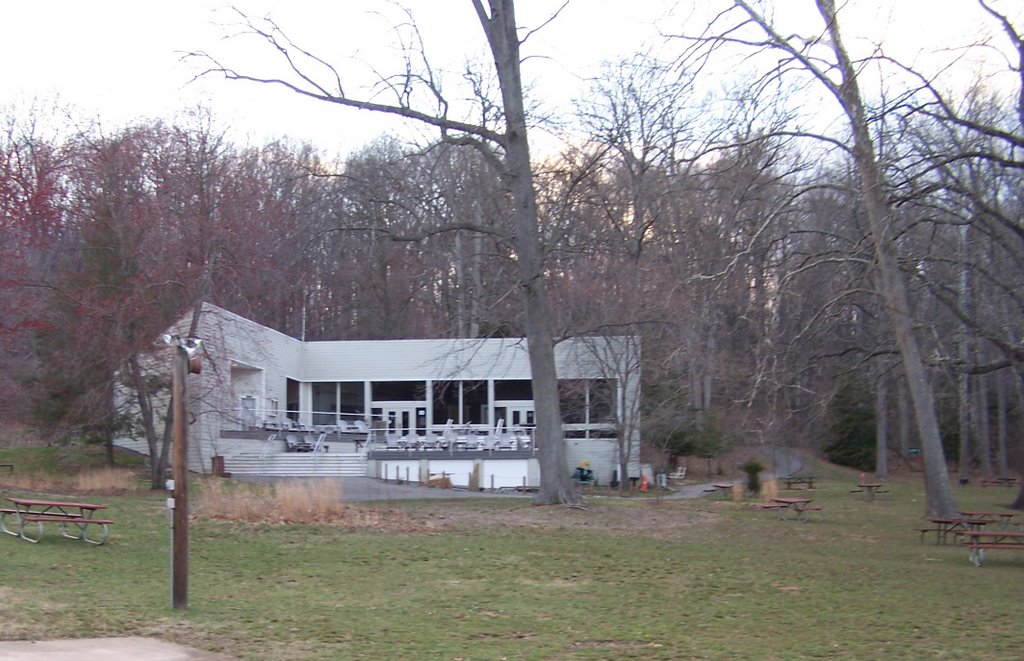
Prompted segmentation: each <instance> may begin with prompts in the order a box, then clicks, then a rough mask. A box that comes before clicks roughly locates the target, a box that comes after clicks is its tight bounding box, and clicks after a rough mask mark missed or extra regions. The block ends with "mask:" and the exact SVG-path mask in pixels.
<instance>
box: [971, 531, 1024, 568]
mask: <svg viewBox="0 0 1024 661" xmlns="http://www.w3.org/2000/svg"><path fill="white" fill-rule="evenodd" d="M962 543H963V544H965V545H966V546H967V548H969V549H970V556H969V557H970V559H971V562H973V563H974V565H975V566H976V567H981V566H982V565H983V564H984V563H985V551H989V550H992V549H1009V550H1011V551H1024V531H1022V530H984V529H977V530H967V531H965V532H964V533H963V542H962Z"/></svg>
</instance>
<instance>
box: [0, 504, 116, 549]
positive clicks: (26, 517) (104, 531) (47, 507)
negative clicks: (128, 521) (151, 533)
mask: <svg viewBox="0 0 1024 661" xmlns="http://www.w3.org/2000/svg"><path fill="white" fill-rule="evenodd" d="M7 500H8V501H10V502H11V503H12V504H13V505H14V508H13V509H11V508H4V509H0V530H2V531H3V532H5V533H7V534H8V535H13V536H15V537H20V538H22V539H24V540H25V541H27V542H32V543H33V544H35V543H37V542H38V541H39V540H40V539H41V538H42V536H43V524H44V523H56V524H57V525H58V526H60V534H61V536H63V537H67V538H68V539H80V540H82V541H83V542H86V543H88V544H95V545H97V546H98V545H100V544H103V543H105V542H106V541H107V537H109V535H110V529H109V528H108V526H109V525H111V524H112V523H114V522H113V521H111V520H110V519H99V518H96V517H95V514H96V512H98V511H100V510H105V509H107V506H106V505H96V504H93V503H82V502H75V501H63V500H41V499H37V498H18V497H14V496H8V497H7ZM8 516H13V517H14V524H15V526H14V529H13V530H12V529H11V528H9V527H8V526H7V522H6V521H5V519H6V518H7V517H8ZM30 523H35V524H36V535H35V537H32V536H30V535H28V534H26V531H27V530H28V529H29V526H28V525H27V524H30ZM94 525H95V526H99V527H100V531H101V533H100V534H101V535H102V536H101V538H100V539H99V540H96V539H93V538H90V537H89V527H90V526H94ZM69 531H71V532H69Z"/></svg>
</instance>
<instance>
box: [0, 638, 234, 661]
mask: <svg viewBox="0 0 1024 661" xmlns="http://www.w3.org/2000/svg"><path fill="white" fill-rule="evenodd" d="M232 658H234V657H230V656H223V655H219V654H212V653H210V652H204V651H202V650H197V649H195V648H193V647H186V646H184V645H175V644H174V643H165V642H164V641H162V640H155V639H153V638H141V637H138V636H132V637H128V638H82V639H71V640H46V641H35V640H24V641H16V642H2V643H0V659H2V660H6V659H11V660H12V661H13V660H17V661H36V660H38V661H44V660H45V661H91V660H92V659H102V661H230V659H232Z"/></svg>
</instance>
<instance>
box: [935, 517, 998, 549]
mask: <svg viewBox="0 0 1024 661" xmlns="http://www.w3.org/2000/svg"><path fill="white" fill-rule="evenodd" d="M928 522H929V523H930V524H931V525H930V526H928V527H925V528H918V531H919V532H920V533H921V542H922V543H923V542H924V536H925V535H927V534H928V533H930V532H934V533H935V543H936V544H945V543H947V542H948V541H949V540H950V538H952V539H953V540H954V541H957V540H959V539H961V538H962V537H963V535H964V534H966V533H967V532H969V531H972V530H981V529H983V528H984V527H985V526H986V525H988V524H990V523H993V522H994V521H993V520H992V519H979V518H971V517H962V516H956V517H941V516H934V517H929V518H928Z"/></svg>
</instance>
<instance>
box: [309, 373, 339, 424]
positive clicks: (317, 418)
mask: <svg viewBox="0 0 1024 661" xmlns="http://www.w3.org/2000/svg"><path fill="white" fill-rule="evenodd" d="M337 385H338V384H336V383H333V382H332V383H314V384H313V424H314V425H336V424H338V388H337Z"/></svg>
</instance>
